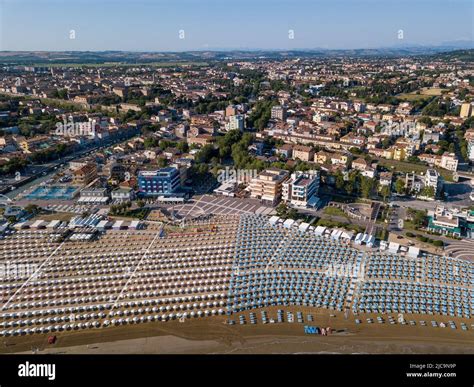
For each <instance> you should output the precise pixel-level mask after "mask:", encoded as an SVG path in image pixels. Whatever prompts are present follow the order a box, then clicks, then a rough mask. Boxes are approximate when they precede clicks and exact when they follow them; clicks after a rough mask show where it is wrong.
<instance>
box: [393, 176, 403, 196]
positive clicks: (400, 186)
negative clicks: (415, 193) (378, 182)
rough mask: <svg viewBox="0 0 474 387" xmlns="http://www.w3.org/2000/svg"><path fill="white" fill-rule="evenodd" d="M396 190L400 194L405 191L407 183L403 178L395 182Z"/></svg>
mask: <svg viewBox="0 0 474 387" xmlns="http://www.w3.org/2000/svg"><path fill="white" fill-rule="evenodd" d="M395 191H396V192H397V194H399V195H403V194H404V193H405V183H404V182H403V180H402V179H398V180H397V181H396V182H395Z"/></svg>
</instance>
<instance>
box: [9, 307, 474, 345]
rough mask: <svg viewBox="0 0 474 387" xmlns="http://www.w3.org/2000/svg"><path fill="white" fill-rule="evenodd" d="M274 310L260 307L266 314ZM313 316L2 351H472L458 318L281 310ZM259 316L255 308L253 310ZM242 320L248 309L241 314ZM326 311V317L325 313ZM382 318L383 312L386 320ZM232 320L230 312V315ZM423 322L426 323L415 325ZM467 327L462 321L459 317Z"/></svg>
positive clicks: (169, 327)
mask: <svg viewBox="0 0 474 387" xmlns="http://www.w3.org/2000/svg"><path fill="white" fill-rule="evenodd" d="M277 309H278V308H266V309H265V310H266V311H267V312H268V313H269V315H270V316H273V315H276V310H277ZM286 310H291V311H293V312H295V311H297V310H298V311H302V312H303V314H304V315H305V316H306V315H307V314H308V313H311V314H312V315H313V316H314V322H312V323H305V324H299V323H296V322H295V323H288V322H284V323H280V324H278V323H275V324H266V325H264V324H262V323H261V320H259V322H258V324H256V325H250V324H246V325H238V324H237V325H233V326H230V325H227V324H225V320H226V318H225V317H222V316H219V317H211V318H206V319H193V320H186V321H185V322H183V323H180V322H179V321H169V322H155V323H146V324H138V325H131V326H119V327H112V328H106V329H97V330H91V331H79V332H61V333H59V334H57V335H56V336H57V339H58V340H57V342H56V344H54V345H48V344H47V336H44V335H43V336H36V335H35V336H22V337H14V338H8V340H5V339H4V340H3V345H2V347H1V352H2V353H32V348H38V349H39V351H38V353H39V354H42V353H44V354H53V353H55V354H124V353H127V354H281V353H292V354H297V353H315V354H317V353H321V354H323V353H324V354H328V353H348V354H354V353H375V354H387V353H395V354H397V353H398V354H415V353H423V354H436V353H450V354H451V353H452V354H456V353H460V354H463V353H470V354H472V353H474V331H472V330H469V331H462V330H461V329H460V326H459V323H460V322H461V321H462V320H458V319H454V318H449V319H448V318H445V317H439V316H422V315H411V316H408V315H407V316H406V318H407V320H415V321H416V323H417V325H416V326H411V325H400V324H396V325H390V324H388V322H385V324H378V323H376V322H375V323H373V324H367V322H366V318H368V317H372V318H374V319H375V318H376V316H377V315H363V316H358V318H360V319H361V320H362V324H360V325H357V324H355V322H354V319H355V317H354V316H350V317H349V318H348V319H345V318H344V316H343V314H342V313H335V314H333V313H332V312H331V313H330V312H329V311H327V310H316V309H312V308H307V309H306V308H285V311H286ZM256 313H257V316H259V314H260V311H256ZM245 315H246V317H247V321H249V320H248V313H245ZM331 315H332V316H331ZM386 317H387V316H384V318H385V319H386ZM234 318H235V316H234ZM420 320H424V321H426V322H427V325H428V326H426V327H423V326H421V325H420V324H419V321H420ZM431 320H435V321H437V322H438V323H439V322H443V321H444V322H447V320H453V321H455V322H456V324H457V327H458V329H456V330H453V329H451V328H449V327H446V328H440V327H438V328H434V327H432V326H431V324H430V321H431ZM464 322H465V323H466V324H467V325H468V326H469V325H470V323H469V321H468V320H465V321H464ZM304 325H312V326H320V327H327V326H330V327H331V328H333V329H334V333H333V334H332V335H330V336H320V335H308V334H305V333H304V328H303V327H304Z"/></svg>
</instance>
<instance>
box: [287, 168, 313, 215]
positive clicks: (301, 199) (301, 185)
mask: <svg viewBox="0 0 474 387" xmlns="http://www.w3.org/2000/svg"><path fill="white" fill-rule="evenodd" d="M318 190H319V172H318V171H313V172H309V173H303V172H296V173H293V174H291V177H290V179H289V180H287V181H286V182H284V183H283V193H282V199H283V200H284V201H285V202H287V203H290V204H292V205H294V206H298V207H309V206H310V207H314V206H315V205H316V204H317V202H318V198H317V193H318Z"/></svg>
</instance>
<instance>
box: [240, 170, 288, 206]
mask: <svg viewBox="0 0 474 387" xmlns="http://www.w3.org/2000/svg"><path fill="white" fill-rule="evenodd" d="M288 175H289V173H288V171H285V170H283V169H278V168H269V169H266V170H265V171H263V172H261V173H260V174H259V175H258V176H257V177H256V178H254V179H252V180H251V181H250V186H249V187H250V197H252V198H254V199H260V200H261V201H262V202H263V203H266V204H270V205H272V206H275V205H277V204H278V203H279V202H280V200H281V196H282V192H283V183H284V182H285V181H286V180H287V179H288Z"/></svg>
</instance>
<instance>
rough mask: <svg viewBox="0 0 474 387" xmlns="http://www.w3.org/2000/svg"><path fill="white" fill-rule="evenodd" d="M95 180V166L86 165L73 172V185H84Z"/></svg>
mask: <svg viewBox="0 0 474 387" xmlns="http://www.w3.org/2000/svg"><path fill="white" fill-rule="evenodd" d="M96 178H97V167H96V166H95V164H92V163H90V164H86V165H84V166H82V167H80V168H78V169H76V170H75V171H74V172H73V184H78V185H85V184H89V183H90V182H91V181H93V180H95V179H96Z"/></svg>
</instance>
